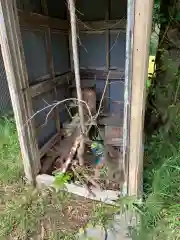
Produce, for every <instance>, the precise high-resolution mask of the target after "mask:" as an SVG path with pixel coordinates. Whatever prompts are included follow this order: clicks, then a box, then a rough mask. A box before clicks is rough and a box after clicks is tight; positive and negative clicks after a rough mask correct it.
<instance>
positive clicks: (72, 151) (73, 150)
mask: <svg viewBox="0 0 180 240" xmlns="http://www.w3.org/2000/svg"><path fill="white" fill-rule="evenodd" d="M80 140H81V139H80V137H79V136H78V137H77V138H76V139H75V141H74V144H73V146H72V148H71V150H70V152H69V155H68V157H67V160H66V162H65V163H64V165H63V167H62V169H57V170H55V171H54V173H57V172H62V173H65V172H66V171H67V169H68V167H69V165H70V164H71V162H72V160H73V158H74V155H75V153H76V151H77V148H78V146H79V144H80Z"/></svg>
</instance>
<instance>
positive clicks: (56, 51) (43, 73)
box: [17, 0, 73, 156]
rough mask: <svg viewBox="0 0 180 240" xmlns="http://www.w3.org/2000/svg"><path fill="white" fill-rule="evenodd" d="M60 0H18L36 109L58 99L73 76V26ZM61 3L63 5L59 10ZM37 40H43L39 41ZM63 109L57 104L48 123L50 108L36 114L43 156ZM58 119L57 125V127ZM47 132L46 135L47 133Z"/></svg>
mask: <svg viewBox="0 0 180 240" xmlns="http://www.w3.org/2000/svg"><path fill="white" fill-rule="evenodd" d="M60 2H61V3H60V5H59V3H57V6H53V4H52V2H50V1H49V0H47V1H46V0H43V1H40V2H39V1H36V2H34V4H32V2H30V1H26V2H24V1H23V0H18V1H17V6H18V8H19V9H18V15H19V22H20V26H21V34H22V40H23V46H24V52H25V57H26V65H27V70H28V77H29V87H28V89H25V91H27V92H28V93H29V95H30V96H31V99H32V105H33V109H34V112H36V111H38V110H40V107H41V108H43V107H46V106H47V104H52V103H53V101H57V100H58V99H59V96H58V89H60V88H62V89H63V88H64V85H66V88H67V86H68V83H69V82H70V80H71V79H72V77H73V74H72V73H71V69H70V63H69V48H68V45H69V43H68V27H69V26H68V23H67V20H66V17H67V15H66V14H65V15H64V10H65V11H66V5H65V3H66V2H65V1H60ZM25 3H26V4H25ZM58 7H59V8H60V9H59V10H58V11H57V8H58ZM32 11H33V12H32ZM59 13H60V14H59ZM65 13H66V12H65ZM60 18H64V19H60ZM32 41H34V45H33V43H32ZM37 41H39V43H38V45H37ZM38 46H39V47H38ZM63 49H65V50H63ZM61 50H63V52H62V51H61ZM62 59H63V60H62ZM48 95H49V97H48ZM48 100H49V101H50V102H48ZM43 101H44V102H43ZM37 106H39V108H37ZM60 109H61V108H60V107H57V108H55V110H54V111H52V114H51V115H50V117H49V118H48V121H47V122H46V126H44V125H43V122H42V118H43V116H44V118H43V119H44V122H45V121H46V117H45V114H46V115H47V114H48V112H49V111H50V108H49V109H48V111H44V112H42V113H39V114H38V116H37V117H36V118H35V122H36V123H35V127H36V136H37V141H38V145H39V148H40V149H41V150H40V151H41V156H42V155H43V154H44V153H45V152H46V151H47V150H48V148H49V147H50V146H51V143H52V142H54V136H58V135H59V134H60V129H61V120H60V115H61V114H60ZM54 121H55V124H56V129H54ZM45 132H46V135H44V133H45ZM48 132H49V134H48ZM52 134H53V136H52ZM48 139H49V140H48Z"/></svg>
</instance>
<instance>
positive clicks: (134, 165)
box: [128, 0, 153, 196]
mask: <svg viewBox="0 0 180 240" xmlns="http://www.w3.org/2000/svg"><path fill="white" fill-rule="evenodd" d="M152 9H153V0H146V1H141V0H136V1H135V22H134V33H133V36H134V40H133V65H132V68H133V69H132V95H131V118H130V152H129V186H128V193H129V195H136V196H138V195H139V194H140V192H141V185H142V182H141V181H142V172H143V149H142V144H143V125H144V110H145V96H146V94H145V93H146V79H147V77H148V52H149V42H150V33H151V24H152Z"/></svg>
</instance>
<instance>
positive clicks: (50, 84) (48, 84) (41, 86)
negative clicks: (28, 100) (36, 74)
mask: <svg viewBox="0 0 180 240" xmlns="http://www.w3.org/2000/svg"><path fill="white" fill-rule="evenodd" d="M72 78H73V73H72V72H68V73H65V74H63V75H61V76H58V77H54V78H50V79H48V80H46V81H43V82H40V83H37V84H35V85H32V86H30V87H29V88H28V89H27V90H28V91H29V94H30V96H31V97H33V98H34V97H36V96H38V95H40V94H42V93H45V92H48V91H50V90H52V89H53V88H54V87H58V86H60V85H63V84H67V85H68V82H69V81H70V80H71V79H72ZM25 90H26V89H25Z"/></svg>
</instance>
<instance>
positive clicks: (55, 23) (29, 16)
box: [18, 10, 69, 30]
mask: <svg viewBox="0 0 180 240" xmlns="http://www.w3.org/2000/svg"><path fill="white" fill-rule="evenodd" d="M18 15H19V22H20V25H21V26H32V27H34V26H37V27H39V26H46V27H47V26H48V27H50V28H54V29H61V30H68V29H69V25H68V21H67V20H60V19H57V18H51V17H48V16H44V15H41V14H37V13H27V12H23V11H21V10H19V11H18Z"/></svg>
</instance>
